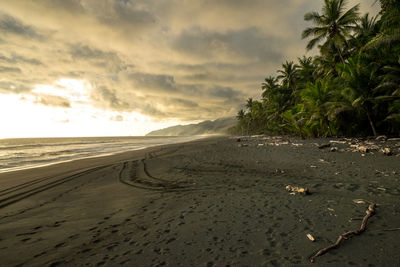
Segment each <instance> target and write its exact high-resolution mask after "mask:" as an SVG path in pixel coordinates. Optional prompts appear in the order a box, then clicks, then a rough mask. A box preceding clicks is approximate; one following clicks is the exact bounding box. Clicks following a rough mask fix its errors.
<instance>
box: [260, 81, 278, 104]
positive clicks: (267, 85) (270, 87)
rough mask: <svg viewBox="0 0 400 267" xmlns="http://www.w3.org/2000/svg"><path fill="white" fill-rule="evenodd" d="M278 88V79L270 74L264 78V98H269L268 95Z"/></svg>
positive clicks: (262, 85)
mask: <svg viewBox="0 0 400 267" xmlns="http://www.w3.org/2000/svg"><path fill="white" fill-rule="evenodd" d="M277 88H278V79H277V78H275V77H273V76H269V77H267V78H265V79H264V82H263V83H262V84H261V89H262V90H263V92H262V98H263V99H264V100H266V99H268V96H269V95H271V94H272V93H274V91H276V89H277Z"/></svg>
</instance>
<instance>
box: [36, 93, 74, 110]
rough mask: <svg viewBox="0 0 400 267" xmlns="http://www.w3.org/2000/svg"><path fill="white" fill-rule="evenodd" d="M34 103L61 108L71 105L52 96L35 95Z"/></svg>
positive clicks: (60, 98) (62, 99)
mask: <svg viewBox="0 0 400 267" xmlns="http://www.w3.org/2000/svg"><path fill="white" fill-rule="evenodd" d="M36 103H40V104H42V105H46V106H54V107H63V108H70V107H71V103H70V102H69V100H68V99H66V98H63V97H60V96H54V95H45V94H36Z"/></svg>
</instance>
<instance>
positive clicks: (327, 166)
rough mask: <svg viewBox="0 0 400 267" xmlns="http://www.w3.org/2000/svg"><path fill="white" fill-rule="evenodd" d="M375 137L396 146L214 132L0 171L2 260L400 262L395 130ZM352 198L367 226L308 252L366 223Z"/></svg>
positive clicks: (113, 263) (399, 175) (68, 263)
mask: <svg viewBox="0 0 400 267" xmlns="http://www.w3.org/2000/svg"><path fill="white" fill-rule="evenodd" d="M329 141H333V142H331V143H329ZM336 141H338V142H339V143H336ZM352 142H353V143H354V144H355V145H354V144H353V145H352ZM324 143H329V144H330V147H327V148H321V149H320V148H318V146H319V145H321V144H324ZM375 143H376V145H378V146H383V147H386V146H389V145H390V148H391V152H393V154H394V155H391V156H387V155H384V154H383V153H381V152H379V147H378V148H376V147H374V148H373V149H369V150H371V151H370V152H368V153H364V152H366V151H364V152H359V151H355V150H356V149H355V148H357V147H356V146H357V142H354V140H347V141H346V140H345V141H343V140H336V139H335V140H326V139H310V140H299V139H294V138H272V137H253V138H241V140H240V142H237V139H236V138H229V137H218V138H216V137H215V138H208V139H204V140H198V141H193V142H190V143H184V144H175V145H169V146H161V147H153V148H150V149H146V150H141V151H133V152H127V153H123V154H119V155H115V156H108V157H101V158H92V159H86V160H79V161H76V162H67V163H62V164H58V165H52V166H47V167H42V168H37V169H31V170H25V171H18V172H13V173H4V174H0V207H1V208H0V259H1V262H0V265H1V266H15V265H24V266H84V265H87V266H102V265H104V266H116V265H117V266H118V265H122V266H164V265H165V266H228V265H229V266H299V265H301V266H306V265H307V266H311V265H314V266H350V265H355V266H399V265H400V256H399V254H398V251H400V230H396V229H397V228H399V227H400V198H399V196H400V184H399V179H400V156H399V155H400V151H399V148H400V147H399V144H400V141H396V140H394V141H387V142H375ZM334 146H335V147H337V148H336V149H332V151H331V148H332V147H334ZM371 146H372V145H371ZM287 185H293V186H302V187H307V188H308V189H309V190H310V192H311V194H310V195H299V194H296V195H291V194H290V193H289V192H288V191H286V190H285V187H286V186H287ZM357 199H363V200H365V201H371V202H374V203H376V204H377V207H376V214H375V215H374V216H373V217H371V218H370V219H369V221H368V224H367V230H366V232H364V233H362V234H361V235H359V236H355V237H353V238H351V239H349V240H345V241H344V242H343V243H342V244H341V245H340V247H339V248H337V249H334V250H331V251H329V252H327V253H326V254H324V255H322V256H320V257H318V258H316V261H315V263H313V264H311V263H310V262H309V257H310V256H311V255H312V254H313V253H315V252H316V251H317V250H319V249H320V248H323V247H326V246H328V245H330V244H332V243H333V242H335V241H336V239H337V237H338V236H339V235H340V234H342V233H344V232H346V231H349V230H355V229H358V228H359V227H360V224H361V220H360V219H362V217H363V216H364V215H365V210H366V209H367V207H368V204H363V203H361V204H360V203H356V202H357V201H355V200H357ZM358 202H360V201H358ZM388 230H391V231H388ZM307 234H311V235H312V236H313V237H315V239H316V240H315V242H311V241H310V240H309V239H308V238H307V236H306V235H307Z"/></svg>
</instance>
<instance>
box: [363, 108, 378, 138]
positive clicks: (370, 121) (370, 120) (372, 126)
mask: <svg viewBox="0 0 400 267" xmlns="http://www.w3.org/2000/svg"><path fill="white" fill-rule="evenodd" d="M366 113H367V117H368V121H369V125H371V129H372V132H373V134H374V136H377V135H378V134H377V133H376V129H375V125H374V122H373V121H372V119H371V115H370V114H369V111H367V112H366Z"/></svg>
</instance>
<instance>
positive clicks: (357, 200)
mask: <svg viewBox="0 0 400 267" xmlns="http://www.w3.org/2000/svg"><path fill="white" fill-rule="evenodd" d="M353 202H354V203H356V204H367V201H365V200H364V199H353Z"/></svg>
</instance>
